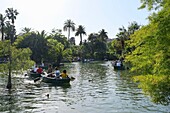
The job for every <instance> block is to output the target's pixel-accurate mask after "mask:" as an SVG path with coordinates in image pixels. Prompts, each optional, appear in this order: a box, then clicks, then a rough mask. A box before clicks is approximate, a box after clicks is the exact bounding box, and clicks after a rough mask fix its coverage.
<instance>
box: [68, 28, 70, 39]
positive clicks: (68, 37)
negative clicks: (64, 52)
mask: <svg viewBox="0 0 170 113" xmlns="http://www.w3.org/2000/svg"><path fill="white" fill-rule="evenodd" d="M69 38H70V27H69V28H68V41H69Z"/></svg>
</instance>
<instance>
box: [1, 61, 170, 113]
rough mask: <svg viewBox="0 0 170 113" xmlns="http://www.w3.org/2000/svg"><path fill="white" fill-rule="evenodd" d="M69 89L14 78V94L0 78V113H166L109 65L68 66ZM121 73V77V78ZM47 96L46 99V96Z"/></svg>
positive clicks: (23, 78) (168, 108)
mask: <svg viewBox="0 0 170 113" xmlns="http://www.w3.org/2000/svg"><path fill="white" fill-rule="evenodd" d="M64 69H67V71H68V74H69V76H74V77H75V78H76V79H75V80H74V81H71V82H70V85H64V86H53V85H50V84H46V83H41V82H37V83H34V82H33V80H29V79H28V78H26V77H24V75H22V76H21V75H20V76H19V75H18V76H16V77H15V78H14V80H13V81H14V84H15V85H14V86H13V90H12V91H11V92H9V91H8V90H6V89H5V83H6V79H7V78H4V77H1V78H0V112H3V113H40V112H41V113H169V112H170V106H163V105H157V104H155V103H152V102H151V101H150V98H149V97H147V96H145V95H143V93H142V91H141V89H139V88H138V87H137V84H135V83H133V81H132V80H131V79H130V77H129V76H127V75H126V72H122V71H117V72H115V71H114V70H113V67H112V66H111V64H110V62H94V63H84V64H83V63H69V64H66V66H65V67H64ZM122 73H124V74H122ZM47 94H49V98H48V97H47V96H46V95H47Z"/></svg>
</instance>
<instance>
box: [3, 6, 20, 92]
mask: <svg viewBox="0 0 170 113" xmlns="http://www.w3.org/2000/svg"><path fill="white" fill-rule="evenodd" d="M18 14H19V13H18V12H17V10H14V9H13V8H8V9H7V10H6V16H7V17H8V19H9V20H11V22H12V30H11V36H12V37H11V44H12V43H13V42H14V35H15V34H14V33H15V26H14V20H15V19H16V15H18ZM9 63H10V64H9V75H8V83H7V88H8V89H11V88H12V83H11V72H12V67H11V65H12V58H11V49H10V45H9Z"/></svg>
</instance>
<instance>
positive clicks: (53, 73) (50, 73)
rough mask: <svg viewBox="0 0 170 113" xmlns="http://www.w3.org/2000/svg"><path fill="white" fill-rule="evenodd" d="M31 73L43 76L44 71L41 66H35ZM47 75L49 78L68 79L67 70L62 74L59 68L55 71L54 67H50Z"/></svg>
mask: <svg viewBox="0 0 170 113" xmlns="http://www.w3.org/2000/svg"><path fill="white" fill-rule="evenodd" d="M31 72H33V73H38V74H43V73H44V70H43V69H42V67H41V66H37V65H35V66H34V68H33V69H32V71H31ZM47 74H48V75H47V77H55V78H68V74H67V71H66V70H63V72H62V73H60V70H59V68H58V67H56V68H55V70H54V71H53V67H52V65H49V66H48V70H47Z"/></svg>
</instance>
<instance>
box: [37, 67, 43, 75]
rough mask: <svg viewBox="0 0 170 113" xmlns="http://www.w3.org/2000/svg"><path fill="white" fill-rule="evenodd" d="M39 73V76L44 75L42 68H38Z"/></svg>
mask: <svg viewBox="0 0 170 113" xmlns="http://www.w3.org/2000/svg"><path fill="white" fill-rule="evenodd" d="M37 73H38V74H42V73H43V69H42V68H41V66H39V67H38V69H37Z"/></svg>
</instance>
